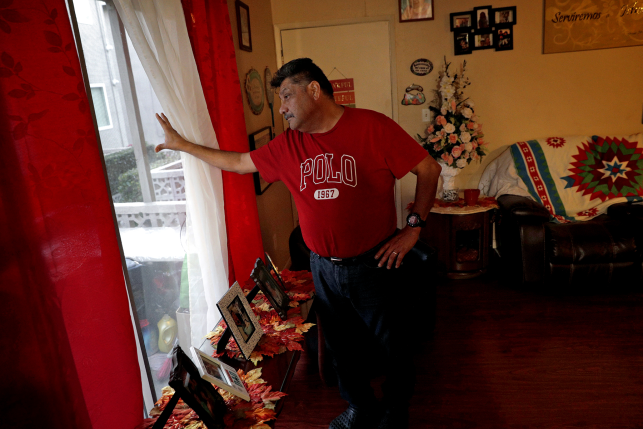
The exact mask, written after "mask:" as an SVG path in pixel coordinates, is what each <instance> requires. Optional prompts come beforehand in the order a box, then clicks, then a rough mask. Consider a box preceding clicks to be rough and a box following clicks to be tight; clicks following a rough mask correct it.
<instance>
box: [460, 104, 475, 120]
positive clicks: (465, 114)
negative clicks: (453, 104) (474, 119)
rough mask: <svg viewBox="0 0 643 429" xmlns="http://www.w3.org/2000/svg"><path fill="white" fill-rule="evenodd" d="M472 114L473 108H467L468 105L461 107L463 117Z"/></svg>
mask: <svg viewBox="0 0 643 429" xmlns="http://www.w3.org/2000/svg"><path fill="white" fill-rule="evenodd" d="M472 115H473V110H471V109H469V108H468V107H465V108H464V109H462V116H464V117H465V118H467V119H469V118H471V116H472Z"/></svg>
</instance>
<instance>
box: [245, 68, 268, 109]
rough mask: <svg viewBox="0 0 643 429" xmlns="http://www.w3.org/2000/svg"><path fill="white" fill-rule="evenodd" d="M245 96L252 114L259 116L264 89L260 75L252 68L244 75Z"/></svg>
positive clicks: (262, 104) (262, 103)
mask: <svg viewBox="0 0 643 429" xmlns="http://www.w3.org/2000/svg"><path fill="white" fill-rule="evenodd" d="M246 95H247V96H248V105H249V106H250V110H252V113H254V114H255V115H259V114H261V112H263V106H264V87H263V81H262V80H261V75H260V74H259V72H258V71H257V70H255V69H254V68H251V69H250V71H249V72H248V74H246Z"/></svg>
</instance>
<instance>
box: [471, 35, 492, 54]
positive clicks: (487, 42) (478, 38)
mask: <svg viewBox="0 0 643 429" xmlns="http://www.w3.org/2000/svg"><path fill="white" fill-rule="evenodd" d="M472 39H473V47H472V49H473V50H475V51H481V50H484V49H493V48H495V47H496V45H495V44H494V42H493V41H494V40H495V37H494V32H492V31H491V30H486V31H476V32H475V33H473V38H472Z"/></svg>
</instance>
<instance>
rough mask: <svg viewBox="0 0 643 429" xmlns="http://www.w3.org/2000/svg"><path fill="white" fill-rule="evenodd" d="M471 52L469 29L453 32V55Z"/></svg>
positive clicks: (471, 44)
mask: <svg viewBox="0 0 643 429" xmlns="http://www.w3.org/2000/svg"><path fill="white" fill-rule="evenodd" d="M471 52H473V38H472V37H471V33H470V32H469V31H454V32H453V55H467V54H470V53H471Z"/></svg>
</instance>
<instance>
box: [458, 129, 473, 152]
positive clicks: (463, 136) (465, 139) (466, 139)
mask: <svg viewBox="0 0 643 429" xmlns="http://www.w3.org/2000/svg"><path fill="white" fill-rule="evenodd" d="M460 140H461V141H462V143H469V142H470V141H471V134H469V133H468V132H466V131H465V132H463V133H461V134H460ZM467 150H469V149H467Z"/></svg>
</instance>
